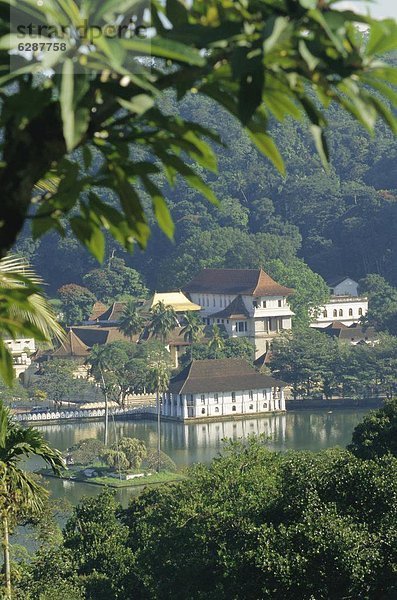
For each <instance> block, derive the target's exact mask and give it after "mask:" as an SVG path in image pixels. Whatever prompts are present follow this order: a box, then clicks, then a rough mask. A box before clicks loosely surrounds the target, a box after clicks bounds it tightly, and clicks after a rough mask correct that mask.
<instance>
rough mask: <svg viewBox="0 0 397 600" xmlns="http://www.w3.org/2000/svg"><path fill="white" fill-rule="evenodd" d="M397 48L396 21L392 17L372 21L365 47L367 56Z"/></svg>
mask: <svg viewBox="0 0 397 600" xmlns="http://www.w3.org/2000/svg"><path fill="white" fill-rule="evenodd" d="M396 49H397V23H396V22H395V21H394V19H385V20H383V21H372V22H371V27H370V33H369V39H368V43H367V46H366V48H365V53H366V55H367V56H370V55H374V54H377V55H380V54H384V53H385V52H391V51H393V50H396Z"/></svg>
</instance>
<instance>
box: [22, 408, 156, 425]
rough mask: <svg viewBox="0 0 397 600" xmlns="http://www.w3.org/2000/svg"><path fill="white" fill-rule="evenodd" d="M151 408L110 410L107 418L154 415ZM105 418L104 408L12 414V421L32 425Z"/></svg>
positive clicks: (154, 410) (153, 410)
mask: <svg viewBox="0 0 397 600" xmlns="http://www.w3.org/2000/svg"><path fill="white" fill-rule="evenodd" d="M155 412H156V409H155V408H154V407H153V406H145V407H144V406H134V407H126V408H122V407H119V408H111V409H110V410H109V416H113V417H118V416H128V415H139V414H142V415H143V414H148V413H155ZM104 416H105V409H104V408H94V409H93V408H91V409H69V410H55V409H54V410H48V411H42V412H29V411H27V412H19V413H14V419H15V420H16V421H20V422H29V423H34V422H35V421H67V420H74V419H97V418H101V417H104Z"/></svg>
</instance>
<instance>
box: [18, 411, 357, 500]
mask: <svg viewBox="0 0 397 600" xmlns="http://www.w3.org/2000/svg"><path fill="white" fill-rule="evenodd" d="M366 412H368V411H367V409H362V410H360V409H346V410H335V411H333V412H332V413H328V412H327V411H325V410H324V411H310V412H309V411H299V412H298V411H297V412H293V411H292V412H288V413H284V414H280V415H271V416H264V417H261V418H253V419H242V420H240V421H219V422H210V423H189V424H184V423H175V422H164V423H162V431H161V447H162V450H163V451H164V452H166V453H167V454H168V455H169V456H170V457H171V458H172V459H173V460H174V461H175V463H176V464H177V465H178V466H179V467H183V466H188V465H191V464H192V463H195V462H204V463H208V462H209V461H210V460H211V459H212V458H213V457H214V456H216V455H217V454H219V452H220V451H221V449H222V444H223V443H222V440H223V439H225V438H232V439H238V438H241V437H246V436H247V435H249V434H252V433H255V434H264V435H265V436H266V438H267V439H268V444H269V447H270V448H271V449H274V450H286V449H294V450H321V449H324V448H330V447H332V446H342V447H343V446H346V444H348V443H349V442H350V440H351V435H352V431H353V429H354V427H355V426H356V425H357V423H358V422H359V421H361V420H362V418H363V416H364V415H365V414H366ZM38 429H40V430H41V431H42V433H43V434H44V436H45V437H46V438H47V440H48V441H49V442H50V444H51V445H52V446H53V447H56V448H58V449H59V450H62V451H64V450H66V449H67V448H69V447H70V446H72V445H73V444H75V443H76V442H78V441H81V440H83V439H86V438H98V439H103V431H104V424H103V423H101V422H93V421H89V422H84V423H66V424H62V425H46V426H42V427H38ZM109 434H110V435H109V437H110V442H113V441H114V440H115V439H116V437H117V438H118V439H119V438H120V437H123V436H129V437H136V438H139V439H141V440H144V442H145V443H146V445H147V446H148V447H152V448H155V447H156V444H157V432H156V422H155V421H114V422H111V423H110V427H109ZM40 466H42V465H41V463H40V461H39V460H30V461H29V462H28V468H29V469H32V470H33V469H36V468H39V467H40ZM48 485H49V488H50V490H51V492H52V495H53V496H54V497H58V498H66V499H67V500H69V502H71V503H72V504H76V503H78V502H79V501H80V499H81V498H82V496H93V495H96V494H98V493H100V491H101V489H102V488H100V487H97V486H94V485H90V484H82V483H72V482H67V481H61V480H57V479H48ZM134 493H138V491H137V490H136V489H135V490H131V489H129V490H128V489H124V490H118V492H117V494H118V498H119V500H120V501H121V502H122V504H123V505H126V504H127V503H128V499H129V498H130V497H131V495H132V494H134Z"/></svg>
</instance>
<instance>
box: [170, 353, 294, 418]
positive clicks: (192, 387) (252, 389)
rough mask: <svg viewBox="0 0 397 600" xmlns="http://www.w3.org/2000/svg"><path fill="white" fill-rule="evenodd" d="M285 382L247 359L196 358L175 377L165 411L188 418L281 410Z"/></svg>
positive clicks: (173, 415) (175, 416) (283, 402)
mask: <svg viewBox="0 0 397 600" xmlns="http://www.w3.org/2000/svg"><path fill="white" fill-rule="evenodd" d="M285 386H286V384H285V383H283V382H282V381H278V380H276V379H274V378H273V377H269V376H267V375H263V374H262V373H258V371H256V370H255V369H254V368H253V367H251V366H250V365H249V364H248V363H247V362H246V361H245V360H243V359H232V358H226V359H215V360H193V361H192V362H191V363H190V364H189V365H188V366H187V367H186V368H185V369H183V370H182V371H181V372H180V373H179V374H178V375H176V376H175V377H173V378H172V379H171V381H170V385H169V389H168V392H167V393H166V394H165V395H164V397H163V402H162V405H161V413H162V415H163V416H164V417H168V418H171V419H176V420H180V421H185V420H190V419H206V418H213V419H217V418H218V419H219V418H222V417H233V416H241V415H254V414H258V413H271V412H280V411H284V410H285V399H284V388H285Z"/></svg>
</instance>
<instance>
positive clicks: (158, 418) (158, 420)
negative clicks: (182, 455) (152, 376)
mask: <svg viewBox="0 0 397 600" xmlns="http://www.w3.org/2000/svg"><path fill="white" fill-rule="evenodd" d="M156 408H157V472H158V473H159V472H160V462H161V458H160V453H161V439H160V434H161V417H160V392H159V388H158V386H157V389H156Z"/></svg>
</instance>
